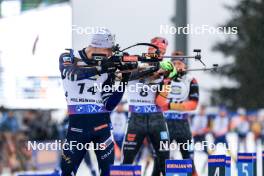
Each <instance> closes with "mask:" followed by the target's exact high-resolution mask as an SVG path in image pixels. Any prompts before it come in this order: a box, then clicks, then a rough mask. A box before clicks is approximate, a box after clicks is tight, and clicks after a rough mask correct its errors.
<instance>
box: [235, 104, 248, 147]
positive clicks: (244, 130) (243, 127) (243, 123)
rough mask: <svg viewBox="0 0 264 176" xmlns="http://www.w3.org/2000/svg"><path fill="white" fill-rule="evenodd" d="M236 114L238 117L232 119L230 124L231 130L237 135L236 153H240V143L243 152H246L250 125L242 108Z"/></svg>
mask: <svg viewBox="0 0 264 176" xmlns="http://www.w3.org/2000/svg"><path fill="white" fill-rule="evenodd" d="M237 114H238V115H237V116H235V117H233V119H232V122H231V129H232V130H235V131H236V132H237V135H238V142H237V151H238V152H240V145H241V143H242V144H243V146H244V152H248V150H247V134H248V132H249V131H250V124H249V122H248V118H247V115H246V110H245V109H243V108H238V110H237Z"/></svg>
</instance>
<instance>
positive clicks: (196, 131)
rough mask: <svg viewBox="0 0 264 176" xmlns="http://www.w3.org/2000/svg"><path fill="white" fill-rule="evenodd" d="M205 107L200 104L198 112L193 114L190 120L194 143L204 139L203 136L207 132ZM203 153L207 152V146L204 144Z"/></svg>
mask: <svg viewBox="0 0 264 176" xmlns="http://www.w3.org/2000/svg"><path fill="white" fill-rule="evenodd" d="M205 111H206V107H205V106H203V105H202V106H201V108H200V111H199V114H197V115H195V116H194V118H193V120H192V126H191V128H192V135H193V139H194V143H198V142H201V143H202V142H203V141H206V139H205V136H206V134H207V132H208V131H209V128H208V126H209V124H208V118H207V115H206V114H205V113H206V112H205ZM204 149H205V151H204V152H205V153H206V154H208V151H207V147H206V145H205V148H204Z"/></svg>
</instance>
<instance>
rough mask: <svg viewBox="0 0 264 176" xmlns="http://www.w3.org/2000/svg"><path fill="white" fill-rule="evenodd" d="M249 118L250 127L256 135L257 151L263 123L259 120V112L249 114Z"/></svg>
mask: <svg viewBox="0 0 264 176" xmlns="http://www.w3.org/2000/svg"><path fill="white" fill-rule="evenodd" d="M248 119H249V122H250V129H251V131H252V133H253V135H254V142H255V145H254V147H255V151H257V146H258V142H260V137H261V124H260V122H259V120H258V114H257V113H256V112H254V113H252V114H250V115H249V116H248Z"/></svg>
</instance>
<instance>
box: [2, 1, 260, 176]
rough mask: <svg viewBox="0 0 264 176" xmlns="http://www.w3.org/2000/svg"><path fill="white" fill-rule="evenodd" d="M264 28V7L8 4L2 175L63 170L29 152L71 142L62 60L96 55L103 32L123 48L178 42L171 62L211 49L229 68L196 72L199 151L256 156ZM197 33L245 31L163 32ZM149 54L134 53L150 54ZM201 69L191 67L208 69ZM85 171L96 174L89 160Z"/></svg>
mask: <svg viewBox="0 0 264 176" xmlns="http://www.w3.org/2000/svg"><path fill="white" fill-rule="evenodd" d="M113 4H114V5H113ZM146 7H147V8H146ZM208 7H210V8H208ZM134 9H136V13H134V12H135V10H134ZM263 20H264V1H263V0H222V1H217V0H203V1H197V0H166V2H165V1H163V0H156V1H153V0H145V1H142V0H133V1H132V0H131V1H123V0H107V1H105V0H94V1H87V0H0V105H1V106H2V107H1V108H0V173H10V172H16V171H22V170H39V169H43V168H44V169H45V168H52V169H54V167H57V163H58V158H59V157H58V156H59V155H57V152H56V151H55V152H47V151H46V152H43V151H42V152H37V151H30V150H27V141H38V142H48V141H54V140H56V139H63V137H64V136H65V129H66V127H67V115H66V113H65V112H66V102H65V99H64V93H63V89H62V84H61V80H60V73H59V69H58V57H59V55H60V54H61V53H62V52H64V51H65V50H64V49H65V48H73V49H75V50H79V49H82V48H83V47H85V46H87V43H89V39H90V37H91V35H90V34H91V33H92V32H94V31H95V30H96V28H98V27H106V28H108V29H110V30H111V31H112V32H113V33H115V34H116V42H117V43H118V44H120V46H121V47H122V48H125V47H126V46H129V45H131V44H134V43H137V42H149V40H150V39H151V38H153V37H155V36H162V37H165V38H166V39H168V41H169V45H168V52H167V54H169V53H172V52H173V51H179V50H181V51H184V52H185V54H186V55H189V54H192V53H193V49H196V48H199V49H201V50H202V58H203V61H204V62H205V63H206V64H207V66H208V67H210V66H212V64H215V63H216V64H219V66H220V69H219V71H218V72H214V73H211V72H192V73H191V76H193V77H195V78H196V79H197V81H198V83H199V89H200V91H199V94H200V106H199V109H198V110H197V111H196V112H192V113H191V114H190V116H189V121H190V129H191V131H192V133H193V139H194V142H201V141H203V140H208V141H210V142H211V143H227V144H228V145H230V146H231V149H232V151H233V152H232V153H233V154H234V155H235V154H236V152H237V151H248V152H255V151H256V150H257V147H258V148H259V149H260V148H261V146H262V145H263V141H264V110H263V109H262V108H264V101H263V97H264V91H263V87H264V79H263V75H264V69H263V68H264V59H263V57H264V52H263V46H264V32H263V29H264V22H263ZM187 24H191V25H193V26H197V27H200V26H203V25H207V26H211V27H223V26H226V27H229V26H230V27H237V29H238V33H237V34H236V35H225V34H217V35H213V34H209V33H205V34H201V35H195V34H190V35H185V34H181V35H180V34H170V33H162V32H160V26H161V25H164V26H166V25H168V26H172V27H185V26H187ZM87 31H88V34H87V33H85V32H87ZM139 50H140V51H132V52H136V54H139V53H141V52H143V51H145V50H143V49H141V48H140V49H139ZM133 54H134V53H133ZM197 63H198V62H193V61H190V62H189V63H188V66H189V68H199V67H201V65H200V64H199V63H198V64H197ZM203 104H206V106H203ZM222 105H225V106H226V107H224V106H222ZM239 107H244V108H239ZM127 109H128V108H127V107H126V105H125V103H121V104H120V106H118V107H117V108H116V110H115V111H114V112H113V113H112V124H113V127H114V138H115V140H116V144H117V145H116V161H117V162H118V161H120V159H121V158H120V157H121V153H120V148H121V146H122V141H123V137H124V132H125V128H126V122H127ZM260 150H261V149H260ZM205 153H206V154H211V153H212V151H209V150H205ZM260 153H261V152H259V154H260ZM196 154H197V153H195V155H196ZM259 157H260V155H259ZM143 158H144V157H143ZM145 158H146V157H145ZM200 158H201V157H199V159H200ZM200 160H201V159H200ZM204 160H205V161H206V159H204ZM51 161H52V162H51ZM85 163H86V164H87V166H88V167H90V170H93V168H92V169H91V167H92V166H91V163H92V162H91V158H90V157H89V156H87V157H86V158H85ZM80 170H82V169H80ZM83 173H84V172H83ZM77 175H78V174H77ZM80 175H82V174H80Z"/></svg>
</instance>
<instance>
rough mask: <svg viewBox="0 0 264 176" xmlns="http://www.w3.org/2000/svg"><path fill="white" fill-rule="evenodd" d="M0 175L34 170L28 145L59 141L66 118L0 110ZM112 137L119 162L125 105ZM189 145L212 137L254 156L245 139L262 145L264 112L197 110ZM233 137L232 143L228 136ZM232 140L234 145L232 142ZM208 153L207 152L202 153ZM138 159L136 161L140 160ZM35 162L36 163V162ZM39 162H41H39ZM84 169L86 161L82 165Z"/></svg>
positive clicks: (117, 114)
mask: <svg viewBox="0 0 264 176" xmlns="http://www.w3.org/2000/svg"><path fill="white" fill-rule="evenodd" d="M0 112H1V113H0V153H1V154H0V156H1V157H0V173H1V172H2V171H3V169H7V170H8V172H16V171H26V170H35V169H37V166H36V163H34V161H35V160H36V159H34V157H36V156H34V155H33V154H32V151H30V150H28V148H27V147H28V146H27V145H28V141H37V142H44V143H45V142H49V141H55V140H63V138H64V135H65V133H66V131H65V130H66V129H67V125H68V124H67V123H68V119H67V116H65V118H64V119H63V120H62V121H60V122H58V121H57V120H56V117H52V113H51V111H44V110H11V109H5V108H4V107H1V111H0ZM111 119H112V125H113V134H114V139H115V141H116V144H117V145H116V147H115V150H116V162H119V161H120V159H121V153H120V151H121V147H122V142H123V138H124V135H125V130H126V125H127V119H128V112H127V108H126V104H125V103H123V102H122V103H120V104H119V105H118V107H117V108H116V110H115V111H114V112H112V115H111ZM189 122H190V129H191V131H192V134H193V142H194V143H197V142H202V141H208V140H210V139H208V136H211V137H213V141H214V142H215V143H219V142H222V143H226V144H227V145H228V143H236V144H237V146H236V147H235V149H234V148H233V150H235V151H233V153H236V152H238V151H239V152H256V150H257V148H253V149H252V148H251V149H249V148H248V144H247V141H248V140H247V138H248V136H253V138H254V143H255V144H254V146H256V147H257V146H260V145H261V146H262V145H263V144H264V111H263V110H257V111H247V110H246V109H243V108H238V110H237V111H235V112H233V111H228V110H227V109H226V108H225V107H223V106H221V107H206V106H200V109H199V111H198V112H197V113H192V114H190V116H189ZM230 134H231V135H233V136H234V135H235V138H232V140H233V141H230V140H228V139H227V136H228V135H230ZM234 139H235V140H236V141H237V142H235V141H234ZM204 152H205V153H207V154H208V153H209V154H210V152H211V151H209V149H206V148H205V150H204ZM140 159H142V158H138V160H140ZM38 162H39V161H38ZM40 162H41V161H40ZM85 162H86V163H87V166H88V167H91V168H93V167H96V166H91V163H90V161H89V160H86V161H85Z"/></svg>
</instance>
